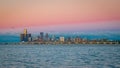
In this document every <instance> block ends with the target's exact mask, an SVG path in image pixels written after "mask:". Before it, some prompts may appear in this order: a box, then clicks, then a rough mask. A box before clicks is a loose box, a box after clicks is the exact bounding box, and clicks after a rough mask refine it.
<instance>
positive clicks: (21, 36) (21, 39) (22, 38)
mask: <svg viewBox="0 0 120 68" xmlns="http://www.w3.org/2000/svg"><path fill="white" fill-rule="evenodd" d="M20 41H21V42H22V41H24V34H20Z"/></svg>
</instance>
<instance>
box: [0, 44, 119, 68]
mask: <svg viewBox="0 0 120 68" xmlns="http://www.w3.org/2000/svg"><path fill="white" fill-rule="evenodd" d="M0 68H120V45H88V44H87V45H86V44H85V45H82V44H81V45H0Z"/></svg>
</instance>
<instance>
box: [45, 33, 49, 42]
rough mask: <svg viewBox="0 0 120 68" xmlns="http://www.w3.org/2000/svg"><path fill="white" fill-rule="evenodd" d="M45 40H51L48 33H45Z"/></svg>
mask: <svg viewBox="0 0 120 68" xmlns="http://www.w3.org/2000/svg"><path fill="white" fill-rule="evenodd" d="M45 40H46V41H48V40H49V36H48V33H46V34H45Z"/></svg>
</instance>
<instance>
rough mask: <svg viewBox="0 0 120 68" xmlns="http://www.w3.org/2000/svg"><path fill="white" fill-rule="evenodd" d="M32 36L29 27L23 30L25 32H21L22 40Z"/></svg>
mask: <svg viewBox="0 0 120 68" xmlns="http://www.w3.org/2000/svg"><path fill="white" fill-rule="evenodd" d="M29 38H31V34H27V29H24V30H23V33H22V34H20V41H24V42H27V41H28V40H29Z"/></svg>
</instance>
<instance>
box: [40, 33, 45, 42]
mask: <svg viewBox="0 0 120 68" xmlns="http://www.w3.org/2000/svg"><path fill="white" fill-rule="evenodd" d="M40 38H41V40H42V41H43V40H44V33H43V32H40Z"/></svg>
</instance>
